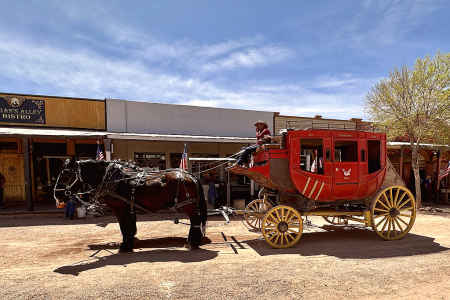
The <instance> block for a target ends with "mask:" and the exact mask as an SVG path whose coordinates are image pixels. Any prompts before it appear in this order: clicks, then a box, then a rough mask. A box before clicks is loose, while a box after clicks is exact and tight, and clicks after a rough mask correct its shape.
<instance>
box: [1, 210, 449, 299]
mask: <svg viewBox="0 0 450 300" xmlns="http://www.w3.org/2000/svg"><path fill="white" fill-rule="evenodd" d="M448 216H449V214H444V213H441V214H439V213H427V212H422V213H420V214H418V216H417V219H416V223H415V225H414V227H413V229H412V231H411V232H410V233H409V234H408V235H407V236H405V237H404V238H403V239H401V240H398V241H383V240H381V239H380V238H378V237H377V236H376V234H375V233H374V232H373V231H372V230H371V229H370V228H364V227H362V226H361V225H358V226H355V227H350V228H342V227H337V226H329V225H324V222H323V221H322V220H323V219H321V218H313V219H312V221H313V224H314V225H313V226H310V227H305V228H304V231H303V235H302V237H301V239H300V241H299V243H298V244H296V245H295V246H294V247H292V248H289V249H273V248H271V247H270V246H269V245H268V244H266V242H265V241H264V239H263V238H262V236H261V235H260V234H258V233H254V232H249V231H248V230H247V228H246V227H245V226H244V225H243V224H242V223H241V222H239V221H232V222H231V224H229V225H227V226H218V227H212V228H208V232H207V236H208V237H209V239H210V240H211V243H209V244H206V245H204V246H202V249H201V250H196V251H189V250H186V249H185V248H183V247H182V246H183V242H184V239H185V238H186V236H187V233H188V227H187V226H182V225H174V224H173V223H172V222H171V221H164V220H163V221H161V220H160V219H157V218H149V217H145V216H138V221H139V222H138V234H137V238H138V239H139V240H138V241H137V242H136V247H137V249H136V250H135V252H133V253H126V254H118V253H117V247H118V243H120V241H121V235H120V231H119V227H118V224H117V222H116V220H115V218H114V217H113V216H106V217H102V218H95V219H79V220H73V221H68V220H66V219H64V218H62V213H61V217H59V216H58V217H48V218H2V219H0V236H1V238H2V241H1V244H0V286H1V288H0V299H80V298H83V299H342V298H343V299H393V298H394V299H400V298H406V297H408V298H410V299H450V235H449V228H450V218H449V217H448ZM167 217H170V215H167ZM310 220H311V218H310ZM221 222H222V221H221V220H220V219H218V218H216V217H214V220H213V221H211V222H210V223H209V224H210V225H214V224H216V225H217V224H220V223H221ZM105 225H107V226H106V227H104V226H105Z"/></svg>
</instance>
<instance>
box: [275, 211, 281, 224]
mask: <svg viewBox="0 0 450 300" xmlns="http://www.w3.org/2000/svg"><path fill="white" fill-rule="evenodd" d="M275 213H276V214H277V216H276V217H277V219H276V220H277V224H278V223H280V221H281V218H280V214H279V213H278V209H275Z"/></svg>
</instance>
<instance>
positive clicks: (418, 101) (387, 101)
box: [363, 51, 450, 207]
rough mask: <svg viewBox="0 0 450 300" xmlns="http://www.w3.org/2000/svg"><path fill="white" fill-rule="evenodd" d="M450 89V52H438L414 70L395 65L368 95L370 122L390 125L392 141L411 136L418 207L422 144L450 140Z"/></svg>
mask: <svg viewBox="0 0 450 300" xmlns="http://www.w3.org/2000/svg"><path fill="white" fill-rule="evenodd" d="M449 88H450V53H441V52H440V51H438V52H437V53H436V55H435V56H434V57H433V58H430V56H429V55H426V56H425V58H424V59H421V58H418V59H417V60H416V62H415V64H414V67H413V68H412V69H411V68H410V67H409V66H408V65H406V64H404V65H402V66H401V67H400V68H397V67H394V70H393V71H390V72H389V77H388V78H384V79H381V80H380V81H379V82H378V83H376V84H375V85H374V86H373V87H372V89H371V90H370V92H369V93H368V94H367V95H366V96H365V98H364V104H363V106H364V112H365V113H366V115H367V116H368V118H369V120H370V121H372V122H374V123H376V124H382V125H386V126H388V128H389V131H388V140H392V139H393V138H395V137H398V136H404V135H406V136H407V138H409V141H410V143H411V152H412V168H413V171H414V177H415V187H416V203H417V207H420V206H421V197H420V177H419V161H418V153H419V146H420V144H424V143H433V144H447V143H448V141H449V137H450V89H449ZM436 179H437V178H436Z"/></svg>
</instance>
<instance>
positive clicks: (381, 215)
mask: <svg viewBox="0 0 450 300" xmlns="http://www.w3.org/2000/svg"><path fill="white" fill-rule="evenodd" d="M387 215H389V213H385V214H380V215H376V216H375V217H373V218H374V219H376V218H381V217H383V216H387Z"/></svg>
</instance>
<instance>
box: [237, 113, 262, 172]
mask: <svg viewBox="0 0 450 300" xmlns="http://www.w3.org/2000/svg"><path fill="white" fill-rule="evenodd" d="M255 127H256V144H254V145H252V146H250V147H246V148H245V149H244V152H243V153H242V155H241V157H239V159H238V160H237V162H236V165H238V166H242V165H248V156H249V155H250V153H252V152H255V151H256V148H258V147H259V146H261V145H262V144H264V143H267V142H268V141H270V139H271V138H270V131H269V129H268V127H269V126H267V123H266V122H264V121H262V120H259V121H258V122H256V123H255Z"/></svg>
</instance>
